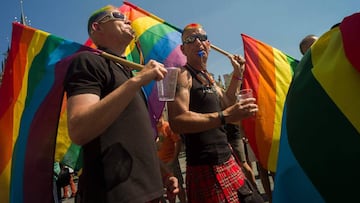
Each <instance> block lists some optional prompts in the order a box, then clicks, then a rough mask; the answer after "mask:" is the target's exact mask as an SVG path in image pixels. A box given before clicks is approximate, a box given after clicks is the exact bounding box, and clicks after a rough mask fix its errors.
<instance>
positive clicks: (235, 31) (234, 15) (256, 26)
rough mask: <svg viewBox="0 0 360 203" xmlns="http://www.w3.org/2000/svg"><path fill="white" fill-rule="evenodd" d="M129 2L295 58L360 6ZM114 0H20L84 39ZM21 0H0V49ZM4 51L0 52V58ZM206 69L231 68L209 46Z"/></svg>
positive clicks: (237, 0) (345, 2)
mask: <svg viewBox="0 0 360 203" xmlns="http://www.w3.org/2000/svg"><path fill="white" fill-rule="evenodd" d="M129 2H130V3H133V4H135V5H137V6H139V7H141V8H143V9H145V10H147V11H149V12H151V13H153V14H155V15H157V16H158V17H160V18H162V19H164V20H165V21H167V22H168V23H170V24H172V25H174V26H176V27H179V28H181V29H182V28H183V27H184V26H185V25H187V24H189V23H192V22H197V23H200V24H202V25H203V26H204V28H205V30H206V31H207V34H208V36H209V39H210V41H211V42H212V43H213V44H214V45H215V46H217V47H220V48H221V49H224V50H226V51H228V52H230V53H233V54H241V55H242V54H243V44H242V39H241V37H240V33H244V34H247V35H249V36H252V37H254V38H256V39H258V40H260V41H262V42H265V43H267V44H269V45H270V46H273V47H275V48H277V49H279V50H281V51H283V52H285V53H287V54H288V55H290V56H293V57H294V58H296V59H300V58H301V54H300V52H299V48H298V47H299V42H300V40H301V39H302V38H303V37H304V36H306V35H308V34H315V35H318V36H320V35H321V34H323V33H324V32H326V31H327V30H328V29H329V28H330V27H331V26H332V25H333V24H335V23H337V22H340V21H341V20H342V19H343V18H344V17H346V16H348V15H351V14H353V13H355V12H359V9H360V1H359V0H321V1H320V0H287V1H285V0H272V1H269V0H247V1H244V0H223V1H215V0H206V1H205V0H202V1H201V0H199V1H194V0H152V1H151V0H131V1H129ZM122 3H123V1H119V0H117V1H114V0H106V1H105V0H85V1H84V0H82V1H80V0H61V1H55V0H23V7H24V13H25V16H26V17H27V19H28V20H30V26H32V27H34V28H36V29H40V30H43V31H45V32H49V33H51V34H54V35H57V36H59V37H62V38H65V39H69V40H73V41H76V42H79V43H84V42H85V41H86V39H87V38H88V36H87V31H86V24H87V19H88V16H89V15H90V14H91V13H92V12H93V11H95V10H96V9H98V8H100V7H102V6H105V5H107V4H113V5H115V6H121V5H122ZM20 12H21V8H20V0H2V6H1V8H0V28H1V29H0V53H4V52H5V51H6V50H7V47H8V46H9V44H10V40H11V29H12V27H11V26H12V25H11V24H12V22H13V21H14V20H15V17H17V18H18V19H19V17H20ZM2 59H3V56H1V60H2ZM208 69H209V70H210V72H212V73H214V75H215V76H216V78H217V76H218V75H223V74H225V73H229V72H231V71H232V67H231V65H230V62H229V60H228V58H227V57H225V56H223V55H222V54H219V53H217V52H216V51H215V50H213V51H212V52H211V54H210V59H209V61H208Z"/></svg>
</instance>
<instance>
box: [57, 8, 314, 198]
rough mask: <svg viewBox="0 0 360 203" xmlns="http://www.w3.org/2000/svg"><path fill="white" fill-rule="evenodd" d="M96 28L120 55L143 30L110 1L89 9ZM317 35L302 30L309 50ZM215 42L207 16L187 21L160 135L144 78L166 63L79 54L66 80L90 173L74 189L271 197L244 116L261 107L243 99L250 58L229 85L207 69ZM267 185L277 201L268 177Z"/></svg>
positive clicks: (156, 75)
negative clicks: (255, 163)
mask: <svg viewBox="0 0 360 203" xmlns="http://www.w3.org/2000/svg"><path fill="white" fill-rule="evenodd" d="M88 34H89V36H90V38H91V39H92V41H93V42H94V43H95V44H96V46H97V47H98V48H99V49H101V50H103V51H106V52H108V53H111V54H113V55H116V56H118V57H122V58H125V56H124V52H125V48H126V47H127V46H128V44H129V43H130V42H131V41H132V40H133V39H134V38H135V34H134V31H133V29H132V27H131V22H130V21H129V20H128V19H127V18H126V16H125V15H124V14H123V13H121V12H119V11H118V9H117V8H116V7H114V6H111V5H108V6H105V7H103V8H101V9H99V10H97V11H95V12H94V13H93V14H92V15H91V16H90V18H89V20H88ZM313 37H315V36H308V37H307V40H305V39H304V42H302V45H300V50H301V52H302V53H303V52H305V51H306V49H307V48H309V47H310V46H311V44H312V43H313V42H314V41H312V42H308V39H310V38H311V39H313ZM305 41H306V42H305ZM210 45H211V44H210V41H209V39H208V37H207V34H206V31H205V29H204V28H203V27H202V26H201V25H200V24H197V23H191V24H189V25H187V26H186V27H185V28H184V29H183V32H182V45H181V51H182V52H183V54H184V55H185V56H186V59H187V63H186V65H185V66H183V67H179V69H180V71H179V75H178V80H177V87H176V94H175V99H174V101H172V102H168V103H167V107H168V108H167V112H166V114H165V113H164V115H163V116H162V117H161V118H160V119H159V122H158V126H157V133H158V138H157V142H155V140H154V138H153V136H151V135H152V134H153V127H152V125H151V120H150V119H151V118H150V117H149V114H148V109H147V108H148V106H147V102H146V98H145V95H144V93H143V91H142V86H144V85H147V84H148V83H150V82H151V81H153V80H156V81H157V80H161V79H163V78H164V77H165V75H166V73H167V70H166V68H165V67H164V65H163V64H161V63H159V62H157V61H155V60H150V61H149V62H148V63H147V64H145V65H144V68H143V69H142V70H141V71H139V72H138V73H137V74H136V75H134V74H133V72H132V70H131V67H128V66H126V65H122V64H120V63H117V62H114V61H112V60H110V59H107V58H104V57H103V56H101V55H98V54H94V53H92V52H88V51H84V52H81V53H79V54H78V55H77V56H76V57H75V58H74V60H73V61H72V63H71V64H70V68H69V72H68V73H67V76H66V79H65V83H64V84H65V91H66V93H67V110H68V129H69V135H70V138H71V140H72V141H73V142H74V143H75V144H78V145H81V146H82V148H83V168H82V174H81V175H80V177H79V182H78V188H77V191H75V192H74V191H72V193H71V194H72V195H75V194H77V198H76V201H77V202H86V203H91V202H94V203H95V202H96V203H101V202H104V203H105V202H107V203H112V202H135V203H137V202H139V203H150V202H151V203H155V202H156V203H158V202H161V201H169V202H176V199H179V201H180V202H181V203H184V202H211V203H213V202H229V203H233V202H235V203H236V202H241V203H244V202H245V203H247V202H248V203H249V202H253V203H259V202H264V199H263V198H262V196H260V194H259V189H258V185H257V183H256V179H255V173H254V171H253V168H252V164H251V163H249V162H248V159H247V157H246V149H244V147H245V148H246V147H250V146H248V145H247V144H246V135H244V134H243V132H242V130H241V126H239V125H238V124H239V123H240V121H241V120H242V119H246V118H250V117H253V116H255V114H256V112H257V111H258V108H261V107H258V106H257V104H256V100H255V98H246V99H241V100H240V101H237V99H236V96H235V95H236V93H238V92H239V90H240V89H241V83H242V79H243V73H244V71H246V70H245V60H244V58H243V57H242V56H240V55H228V58H229V61H230V63H231V65H232V67H233V71H232V78H231V81H230V85H229V86H228V87H227V88H226V89H223V88H221V87H219V86H218V85H217V84H216V82H215V81H214V79H213V78H212V76H211V74H209V73H208V71H207V59H208V56H209V51H210ZM104 112H106V113H104ZM134 112H136V113H134ZM164 118H166V119H164ZM180 135H181V136H180ZM244 140H245V142H244ZM182 144H184V146H182ZM181 149H185V156H186V178H185V182H184V180H183V177H182V171H181V169H180V165H179V160H178V158H179V157H178V156H179V152H180V150H181ZM265 173H266V174H267V175H268V172H267V171H265ZM267 178H268V177H267ZM264 188H265V189H266V193H267V196H268V198H269V201H270V202H271V188H270V184H269V185H268V186H267V187H265V186H264ZM63 193H64V194H68V193H69V194H70V192H66V191H64V192H63ZM58 194H59V193H58ZM164 198H166V199H167V200H164Z"/></svg>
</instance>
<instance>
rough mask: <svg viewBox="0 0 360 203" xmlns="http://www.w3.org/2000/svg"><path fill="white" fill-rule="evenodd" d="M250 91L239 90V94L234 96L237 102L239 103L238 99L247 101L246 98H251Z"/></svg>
mask: <svg viewBox="0 0 360 203" xmlns="http://www.w3.org/2000/svg"><path fill="white" fill-rule="evenodd" d="M252 92H253V91H252V89H242V90H240V92H239V94H237V95H236V98H237V101H238V102H239V101H240V99H247V98H253V97H254V96H253V93H252Z"/></svg>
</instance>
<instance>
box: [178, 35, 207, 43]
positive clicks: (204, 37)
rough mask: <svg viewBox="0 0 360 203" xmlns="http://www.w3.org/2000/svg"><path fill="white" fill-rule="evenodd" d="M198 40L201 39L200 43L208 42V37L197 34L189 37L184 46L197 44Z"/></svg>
mask: <svg viewBox="0 0 360 203" xmlns="http://www.w3.org/2000/svg"><path fill="white" fill-rule="evenodd" d="M196 39H199V40H200V41H202V42H203V41H206V40H207V39H208V37H207V35H202V34H195V35H190V36H188V37H187V38H186V39H185V40H184V41H183V44H190V43H193V42H195V40H196Z"/></svg>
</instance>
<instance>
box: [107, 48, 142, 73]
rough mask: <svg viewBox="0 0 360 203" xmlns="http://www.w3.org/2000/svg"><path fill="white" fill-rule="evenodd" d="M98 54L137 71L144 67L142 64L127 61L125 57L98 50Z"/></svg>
mask: <svg viewBox="0 0 360 203" xmlns="http://www.w3.org/2000/svg"><path fill="white" fill-rule="evenodd" d="M100 55H101V56H103V57H105V58H107V59H110V60H113V61H115V62H118V63H120V64H121V65H124V66H127V67H129V68H131V69H134V70H137V71H141V70H142V69H143V68H144V65H141V64H138V63H134V62H131V61H128V60H126V59H123V58H120V57H118V56H115V55H112V54H109V53H107V52H104V51H102V52H100Z"/></svg>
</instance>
